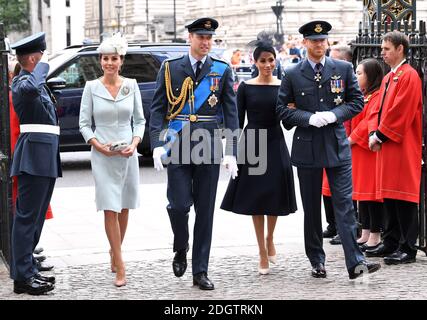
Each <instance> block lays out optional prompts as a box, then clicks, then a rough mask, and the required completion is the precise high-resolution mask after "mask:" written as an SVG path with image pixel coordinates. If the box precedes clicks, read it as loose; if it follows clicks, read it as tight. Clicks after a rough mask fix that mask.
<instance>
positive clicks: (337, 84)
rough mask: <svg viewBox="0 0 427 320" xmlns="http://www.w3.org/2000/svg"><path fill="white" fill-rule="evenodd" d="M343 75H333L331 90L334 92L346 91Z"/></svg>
mask: <svg viewBox="0 0 427 320" xmlns="http://www.w3.org/2000/svg"><path fill="white" fill-rule="evenodd" d="M340 78H341V76H332V77H331V79H332V80H331V92H332V93H341V92H344V81H343V80H342V79H340Z"/></svg>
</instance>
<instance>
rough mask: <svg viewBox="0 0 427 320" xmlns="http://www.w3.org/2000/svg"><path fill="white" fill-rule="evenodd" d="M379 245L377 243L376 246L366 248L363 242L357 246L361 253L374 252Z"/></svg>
mask: <svg viewBox="0 0 427 320" xmlns="http://www.w3.org/2000/svg"><path fill="white" fill-rule="evenodd" d="M380 245H381V242H379V243H377V244H376V245H374V246H368V245H367V244H366V242H364V243H363V244H359V248H360V251H362V252H365V251H366V250H371V251H372V250H375V249H377V248H378V247H379V246H380Z"/></svg>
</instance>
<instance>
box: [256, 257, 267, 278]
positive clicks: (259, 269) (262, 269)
mask: <svg viewBox="0 0 427 320" xmlns="http://www.w3.org/2000/svg"><path fill="white" fill-rule="evenodd" d="M264 259H265V258H264ZM258 273H259V274H262V275H266V274H269V273H270V268H269V265H268V259H267V268H262V267H261V259H260V262H259V264H258Z"/></svg>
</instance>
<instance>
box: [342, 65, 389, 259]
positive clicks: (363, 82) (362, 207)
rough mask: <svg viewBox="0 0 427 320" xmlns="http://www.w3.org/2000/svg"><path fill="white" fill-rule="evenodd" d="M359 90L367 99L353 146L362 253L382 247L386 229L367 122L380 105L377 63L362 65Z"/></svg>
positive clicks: (352, 135) (354, 126)
mask: <svg viewBox="0 0 427 320" xmlns="http://www.w3.org/2000/svg"><path fill="white" fill-rule="evenodd" d="M356 77H357V81H358V83H359V87H360V90H361V91H362V93H363V94H364V97H365V107H364V108H363V111H362V112H361V113H359V114H358V115H357V116H355V117H354V118H353V119H351V128H352V129H351V133H350V135H349V138H348V140H349V142H350V145H351V156H352V167H353V176H352V177H353V200H357V201H359V218H360V221H361V223H362V234H361V236H360V238H359V239H358V240H357V242H358V243H359V244H360V249H361V250H362V251H365V250H367V249H369V250H373V249H376V248H378V246H379V245H380V244H381V229H382V227H383V216H384V215H383V204H382V199H378V198H377V195H376V185H375V175H376V157H377V155H376V153H375V152H372V151H371V150H369V145H368V140H369V132H368V120H369V115H370V114H371V111H372V110H374V109H376V108H377V105H378V104H379V100H380V96H379V88H380V85H381V81H382V79H383V77H384V72H383V69H382V67H381V64H380V63H379V62H378V61H377V60H376V59H366V60H363V61H362V62H360V64H359V65H358V66H357V69H356Z"/></svg>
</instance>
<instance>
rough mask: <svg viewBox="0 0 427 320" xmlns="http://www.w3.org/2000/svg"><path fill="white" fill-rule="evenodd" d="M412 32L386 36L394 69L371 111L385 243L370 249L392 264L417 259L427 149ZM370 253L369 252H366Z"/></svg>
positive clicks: (383, 49) (371, 140) (384, 51)
mask: <svg viewBox="0 0 427 320" xmlns="http://www.w3.org/2000/svg"><path fill="white" fill-rule="evenodd" d="M408 52H409V41H408V37H407V36H405V35H404V34H403V33H401V32H399V31H392V32H389V33H387V34H385V35H384V38H383V41H382V44H381V54H382V57H383V59H384V62H385V63H386V64H388V65H389V66H390V68H391V71H390V72H389V73H388V74H387V75H386V76H385V77H384V79H383V82H382V84H381V89H380V93H379V95H380V97H381V102H380V104H379V108H378V110H375V112H373V113H372V114H371V117H370V121H369V124H368V125H369V127H368V130H369V132H370V133H371V134H370V137H369V148H370V149H371V150H373V151H376V152H377V170H376V178H377V180H376V196H377V197H378V198H383V199H384V207H385V221H384V223H385V225H384V245H382V246H381V247H380V248H377V249H376V250H373V251H372V252H370V255H371V256H385V257H384V262H385V263H386V264H389V265H390V264H403V263H411V262H415V258H416V254H417V249H416V247H415V243H416V240H417V236H418V215H417V210H418V203H419V200H420V181H421V160H422V155H421V148H422V89H421V79H420V77H419V75H418V73H417V71H416V70H415V69H414V68H412V67H411V66H410V65H409V64H408V63H407V61H406V55H407V54H408ZM366 252H367V253H368V251H366Z"/></svg>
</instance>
